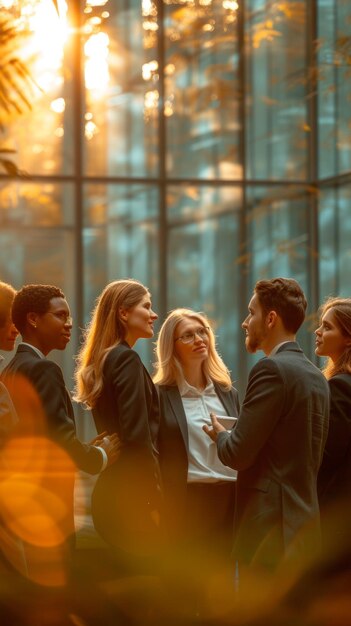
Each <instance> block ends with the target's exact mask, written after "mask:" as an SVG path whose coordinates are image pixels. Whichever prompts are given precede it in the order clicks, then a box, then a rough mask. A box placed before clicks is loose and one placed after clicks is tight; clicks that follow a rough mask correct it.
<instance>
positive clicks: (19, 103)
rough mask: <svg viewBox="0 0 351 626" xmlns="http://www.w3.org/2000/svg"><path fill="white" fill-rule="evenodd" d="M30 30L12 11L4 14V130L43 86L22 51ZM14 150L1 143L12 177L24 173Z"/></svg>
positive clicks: (0, 66)
mask: <svg viewBox="0 0 351 626" xmlns="http://www.w3.org/2000/svg"><path fill="white" fill-rule="evenodd" d="M28 34H29V33H28V32H27V31H26V30H24V29H18V28H17V23H16V20H14V19H13V18H12V17H11V15H10V14H7V13H5V12H4V13H3V14H2V15H0V51H1V53H0V132H4V130H5V127H6V125H8V124H9V122H10V121H11V120H12V119H13V118H14V117H16V116H17V115H21V114H22V113H24V112H25V111H28V110H30V109H31V108H32V104H31V100H32V97H33V94H34V92H35V91H36V90H37V89H39V86H38V85H37V84H36V82H35V81H34V80H33V78H32V76H31V74H30V71H29V69H28V67H27V65H26V63H25V62H24V61H23V60H22V59H21V58H20V51H21V49H22V46H23V44H24V43H25V41H26V38H27V37H28ZM11 153H12V154H13V153H14V150H10V149H8V148H6V147H5V146H1V145H0V166H1V167H2V169H3V170H5V172H6V174H7V175H8V176H22V175H23V172H21V171H20V170H19V169H18V167H17V165H16V164H15V163H14V162H13V160H12V159H10V158H9V155H10V154H11Z"/></svg>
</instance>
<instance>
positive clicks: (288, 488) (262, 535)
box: [217, 342, 329, 567]
mask: <svg viewBox="0 0 351 626" xmlns="http://www.w3.org/2000/svg"><path fill="white" fill-rule="evenodd" d="M328 421H329V389H328V384H327V381H326V380H325V378H324V376H323V375H322V374H321V372H320V371H319V370H318V368H317V367H315V366H314V365H313V364H312V363H311V362H310V361H309V360H308V359H307V358H306V357H305V355H304V354H303V352H302V350H301V349H300V347H299V346H298V344H297V343H295V342H288V343H285V344H283V345H282V346H281V347H280V349H279V350H278V352H277V353H276V354H275V355H274V356H272V357H269V358H264V359H262V360H260V361H259V362H258V363H257V364H256V365H255V366H254V367H253V368H252V370H251V372H250V375H249V381H248V386H247V391H246V395H245V399H244V402H243V405H242V408H241V411H240V415H239V419H238V422H237V424H236V427H235V428H234V429H233V430H232V431H231V433H230V434H227V433H220V434H219V435H218V439H217V448H218V455H219V458H220V459H221V461H222V462H223V463H225V464H226V465H229V466H230V467H232V468H233V469H236V470H238V472H239V473H238V479H237V509H236V516H237V517H236V523H235V527H236V541H235V547H234V548H235V549H234V554H235V555H236V556H237V558H238V559H240V560H243V561H245V562H251V561H252V560H254V559H256V560H257V561H260V562H261V563H262V564H266V565H270V566H273V567H274V566H275V565H276V564H277V562H279V561H280V559H281V558H282V557H283V556H284V555H286V554H287V553H288V552H289V551H290V550H292V549H293V550H294V553H295V554H299V553H301V554H303V553H304V552H305V551H307V550H311V549H312V550H314V549H316V548H317V546H319V507H318V499H317V474H318V470H319V467H320V464H321V460H322V455H323V450H324V446H325V441H326V437H327V432H328ZM307 526H308V527H310V529H311V533H310V534H309V536H308V538H307V534H305V532H304V531H305V528H306V527H307ZM306 532H307V531H306Z"/></svg>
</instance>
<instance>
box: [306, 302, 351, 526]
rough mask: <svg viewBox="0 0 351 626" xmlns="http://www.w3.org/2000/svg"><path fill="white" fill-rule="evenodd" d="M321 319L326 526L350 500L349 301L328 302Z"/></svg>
mask: <svg viewBox="0 0 351 626" xmlns="http://www.w3.org/2000/svg"><path fill="white" fill-rule="evenodd" d="M320 319H321V322H320V326H319V328H317V330H316V331H315V334H316V350H315V352H316V354H317V355H318V356H327V357H329V358H328V361H327V364H326V367H325V368H324V374H325V376H326V378H327V379H328V383H329V388H330V421H329V432H328V438H327V442H326V446H325V451H324V456H323V461H322V465H321V468H320V470H319V475H318V494H319V502H320V506H321V513H322V522H323V521H324V522H325V521H326V518H327V517H329V511H330V512H332V511H333V510H335V511H336V514H337V515H338V513H339V511H337V507H339V506H340V502H341V501H342V502H343V504H347V503H349V502H350V497H351V298H329V299H328V300H327V301H326V303H325V304H324V305H323V306H322V307H321V316H320ZM344 512H345V508H344ZM338 517H339V520H340V516H338ZM324 528H325V523H324ZM347 532H349V531H347Z"/></svg>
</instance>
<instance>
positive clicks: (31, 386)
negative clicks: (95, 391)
mask: <svg viewBox="0 0 351 626" xmlns="http://www.w3.org/2000/svg"><path fill="white" fill-rule="evenodd" d="M3 380H4V382H5V384H6V386H7V387H8V389H9V392H10V394H11V397H12V400H13V403H14V405H15V409H16V412H17V415H18V417H19V421H18V424H17V426H16V427H15V429H14V431H13V437H14V445H18V446H19V453H18V454H19V457H20V458H22V456H23V452H24V451H25V456H24V457H23V459H22V463H24V464H25V465H24V467H21V471H25V472H28V480H29V481H32V480H33V481H34V483H35V484H37V483H38V482H39V484H40V488H42V489H43V490H44V491H41V489H37V491H36V492H35V496H33V497H34V499H36V498H37V499H38V500H40V505H41V506H43V509H44V510H45V511H46V513H47V515H48V516H49V517H50V518H51V519H54V520H55V521H56V523H57V524H59V535H58V537H61V541H60V542H59V543H58V544H57V545H55V546H53V547H52V549H51V548H50V547H46V546H45V547H41V546H40V547H36V548H35V550H33V549H32V548H31V550H30V557H29V559H30V561H33V563H34V567H36V565H35V563H36V561H37V560H38V561H39V562H40V559H42V560H43V561H44V562H45V560H47V559H49V561H50V559H52V560H53V561H55V559H56V558H58V559H59V562H61V561H62V559H63V560H64V562H66V558H69V555H70V551H71V549H72V548H73V547H74V530H75V528H74V479H75V471H76V469H77V468H79V469H81V470H84V471H86V472H89V473H90V474H96V473H98V472H99V471H100V470H101V468H102V464H103V456H102V454H101V452H100V450H98V449H97V448H96V447H94V446H92V445H88V444H84V443H82V442H81V441H79V439H77V437H76V431H75V423H74V414H73V407H72V402H71V399H70V396H69V393H68V391H67V389H66V387H65V383H64V379H63V375H62V371H61V369H60V367H59V366H58V365H57V364H56V363H54V362H53V361H50V360H48V359H45V358H41V357H40V356H39V355H38V353H37V352H36V351H35V350H33V349H32V348H31V347H30V346H28V345H24V344H20V345H19V346H18V348H17V352H16V354H15V356H14V357H13V359H12V361H10V363H9V364H8V366H7V367H6V368H5V370H4V372H3ZM21 441H22V442H24V441H28V445H27V447H26V448H23V444H21V443H20V442H21ZM16 442H17V444H16ZM51 442H54V444H55V445H52V443H51ZM62 451H63V452H64V453H63V452H62ZM33 470H34V473H33V474H31V472H32V471H33ZM38 471H39V472H40V474H39V478H38ZM45 493H50V494H52V496H51V497H50V498H44V499H43V500H41V499H42V498H43V497H44V495H45ZM51 507H53V508H51ZM58 510H60V517H59V519H57V511H58ZM61 550H62V552H61ZM41 552H42V555H41ZM48 552H49V553H50V554H49V555H48ZM54 553H55V556H54ZM50 562H51V561H50Z"/></svg>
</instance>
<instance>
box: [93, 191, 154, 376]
mask: <svg viewBox="0 0 351 626" xmlns="http://www.w3.org/2000/svg"><path fill="white" fill-rule="evenodd" d="M157 218H158V192H157V189H156V188H155V187H151V186H147V185H145V186H139V185H106V186H105V185H91V186H90V185H89V186H87V187H86V196H85V200H84V224H85V227H84V232H83V247H84V312H85V321H88V319H89V318H90V313H91V309H92V307H93V304H94V301H95V299H96V297H97V296H98V295H99V294H100V293H101V291H102V289H103V288H104V287H105V286H106V284H107V283H109V282H111V281H113V280H118V279H122V278H136V279H137V280H140V281H141V282H142V283H143V284H145V285H146V286H147V287H148V288H149V289H150V291H151V295H152V301H153V306H154V308H155V310H156V311H157V308H158V289H157V287H158V275H159V269H158V261H159V259H158V254H159V252H158V248H159V240H158V239H159V231H158V221H157ZM136 348H137V350H138V352H139V353H140V354H141V355H143V360H144V363H145V364H146V365H150V364H151V361H152V360H153V357H152V348H153V346H152V342H146V341H145V342H138V344H137V345H136Z"/></svg>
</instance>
